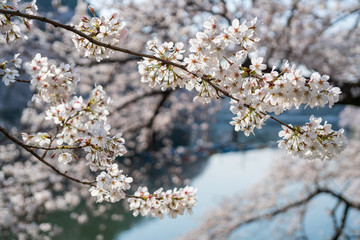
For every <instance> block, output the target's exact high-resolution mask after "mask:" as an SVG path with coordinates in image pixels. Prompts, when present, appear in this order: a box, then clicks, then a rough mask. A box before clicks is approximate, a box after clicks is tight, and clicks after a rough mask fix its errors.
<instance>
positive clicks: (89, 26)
mask: <svg viewBox="0 0 360 240" xmlns="http://www.w3.org/2000/svg"><path fill="white" fill-rule="evenodd" d="M89 9H90V11H91V12H92V13H93V14H94V17H92V18H90V19H89V18H87V17H85V16H84V17H83V18H82V19H81V22H80V23H79V24H78V25H76V26H75V27H76V29H77V30H79V31H81V32H83V33H85V34H86V35H88V36H89V37H91V38H93V39H94V40H97V41H100V42H102V43H106V44H110V45H112V46H121V45H122V44H123V42H124V40H125V38H126V36H127V29H126V23H125V22H124V21H123V20H122V18H120V17H119V15H118V14H117V13H114V14H113V15H112V16H111V17H110V18H109V19H106V18H105V17H101V18H98V17H95V13H94V10H93V8H92V7H89ZM72 39H73V42H74V44H75V47H76V48H77V49H78V50H79V51H83V52H84V54H85V56H87V57H90V58H93V57H94V58H95V59H96V60H97V61H100V60H101V59H103V58H109V57H110V54H112V53H113V52H114V51H113V50H112V49H110V48H106V47H103V46H99V45H97V44H94V43H92V42H90V41H89V40H88V39H86V38H83V37H81V36H79V35H77V34H74V35H73V37H72Z"/></svg>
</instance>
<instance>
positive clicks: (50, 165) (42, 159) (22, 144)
mask: <svg viewBox="0 0 360 240" xmlns="http://www.w3.org/2000/svg"><path fill="white" fill-rule="evenodd" d="M0 132H2V133H3V134H4V135H5V136H6V137H7V138H8V139H10V140H11V141H12V142H14V143H16V144H17V145H19V146H21V147H22V148H23V149H25V150H26V151H28V152H29V153H31V154H32V155H33V156H34V157H36V158H37V159H38V160H39V161H40V162H42V163H44V164H45V165H46V166H48V167H50V168H51V169H52V170H54V171H55V172H56V173H57V174H59V175H61V176H63V177H65V178H68V179H70V180H71V181H74V182H77V183H81V184H84V185H89V186H94V184H93V183H94V182H93V181H92V182H88V181H83V180H80V179H77V178H74V177H71V176H69V175H67V174H66V173H64V172H61V171H60V170H59V169H57V168H56V167H55V166H54V165H52V164H50V163H49V162H47V161H45V159H44V158H43V157H41V156H40V155H38V154H37V153H36V152H35V151H34V150H32V149H31V148H30V147H28V146H27V145H26V144H24V143H23V142H21V141H20V140H18V139H17V138H15V137H14V136H12V135H11V134H10V133H9V132H8V131H6V130H5V129H4V128H3V127H2V126H0Z"/></svg>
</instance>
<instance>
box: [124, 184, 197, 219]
mask: <svg viewBox="0 0 360 240" xmlns="http://www.w3.org/2000/svg"><path fill="white" fill-rule="evenodd" d="M196 192H197V189H196V188H193V187H189V186H186V187H185V188H180V189H177V188H175V189H173V190H168V191H166V192H164V191H163V189H162V188H160V189H158V190H156V191H155V192H154V193H153V194H150V193H149V192H148V189H147V187H139V188H138V190H137V191H136V192H135V193H134V196H133V197H130V198H129V199H128V202H129V204H130V205H129V206H130V210H132V211H133V215H134V216H135V217H136V216H138V215H139V214H140V215H141V216H152V217H159V218H160V219H161V218H163V215H164V214H168V216H169V217H170V218H176V217H177V215H183V214H184V213H185V212H186V211H187V212H188V213H189V214H192V208H193V207H194V206H195V205H196V202H197V197H196Z"/></svg>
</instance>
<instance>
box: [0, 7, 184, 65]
mask: <svg viewBox="0 0 360 240" xmlns="http://www.w3.org/2000/svg"><path fill="white" fill-rule="evenodd" d="M0 13H2V14H6V15H9V16H18V17H23V18H27V19H33V20H38V21H40V22H44V23H48V24H51V25H53V26H54V27H59V28H62V29H65V30H68V31H70V32H73V33H75V34H77V35H79V36H80V37H83V38H85V39H87V40H88V41H89V42H91V43H93V44H96V45H98V46H101V47H105V48H108V49H112V50H114V51H118V52H123V53H127V54H130V55H133V56H138V57H144V58H151V59H154V60H157V61H160V62H162V63H164V64H167V65H173V66H175V67H178V68H181V69H184V70H186V67H185V66H184V65H182V64H178V63H174V62H171V61H168V60H166V59H162V58H159V57H155V56H153V55H149V54H144V53H138V52H135V51H131V50H129V49H126V48H121V47H116V46H113V45H111V44H108V43H103V42H101V41H98V40H96V39H94V38H92V37H91V36H89V35H87V34H85V33H83V32H81V31H80V30H77V29H76V28H75V27H74V26H70V25H66V24H63V23H60V22H57V21H54V20H51V19H48V18H46V17H42V16H37V15H32V14H27V13H22V12H20V11H12V10H5V9H0Z"/></svg>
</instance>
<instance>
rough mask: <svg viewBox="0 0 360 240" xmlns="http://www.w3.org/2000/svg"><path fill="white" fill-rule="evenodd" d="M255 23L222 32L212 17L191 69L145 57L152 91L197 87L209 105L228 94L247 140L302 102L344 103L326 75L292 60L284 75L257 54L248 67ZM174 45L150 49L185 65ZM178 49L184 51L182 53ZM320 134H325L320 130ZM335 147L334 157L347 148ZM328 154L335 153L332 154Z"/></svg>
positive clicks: (143, 69)
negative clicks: (272, 118)
mask: <svg viewBox="0 0 360 240" xmlns="http://www.w3.org/2000/svg"><path fill="white" fill-rule="evenodd" d="M255 24H256V18H255V19H254V20H253V21H251V22H250V23H247V22H246V21H245V22H243V23H240V21H239V20H237V19H235V20H233V22H232V25H231V26H229V27H228V28H227V29H224V30H222V31H221V29H220V27H219V26H218V24H217V22H216V20H215V19H214V18H210V19H209V21H207V22H205V23H204V31H203V32H198V33H197V34H196V38H194V39H190V41H189V43H190V52H191V54H190V55H189V56H188V57H185V58H184V60H183V62H184V63H186V66H183V65H180V66H179V67H174V66H172V65H170V64H167V63H166V62H161V61H159V60H153V59H149V58H144V60H143V61H141V62H139V72H140V74H141V75H142V79H141V80H142V82H145V83H149V84H150V86H151V87H153V86H155V85H159V86H160V87H161V89H162V90H164V89H166V88H169V87H171V88H175V87H176V86H180V87H184V86H185V87H186V88H187V89H188V90H192V89H195V90H196V91H197V92H198V96H196V97H195V99H194V100H196V101H200V102H204V103H208V102H210V101H211V100H212V99H216V98H219V97H221V96H223V95H226V96H228V97H230V98H231V101H230V105H231V106H230V110H231V112H232V113H233V114H235V115H236V116H235V117H233V119H232V121H231V122H230V124H231V125H233V126H234V128H235V130H236V131H240V130H241V131H243V132H244V134H245V135H246V136H248V135H249V134H250V133H253V134H254V128H258V129H260V128H262V126H263V125H264V124H265V122H266V120H267V119H268V118H270V115H269V114H270V113H275V114H277V115H278V114H280V113H282V112H284V111H285V110H289V109H291V108H292V107H296V108H299V107H300V105H302V104H304V105H306V106H310V107H311V108H313V107H316V106H321V107H324V106H325V105H326V104H328V105H329V107H332V106H333V104H334V103H335V102H337V101H338V100H339V95H340V93H341V91H340V89H339V88H338V87H333V86H331V85H330V84H329V82H328V80H329V77H328V76H326V75H323V76H321V75H320V74H319V73H313V74H312V75H311V76H310V78H309V79H306V78H305V77H304V76H303V74H302V71H301V70H300V69H296V68H295V66H292V67H290V66H289V63H287V62H286V63H285V64H284V65H283V66H282V70H281V71H280V72H279V71H278V70H277V67H273V68H272V70H271V71H266V70H267V69H268V66H267V65H266V64H264V63H263V58H262V57H256V56H253V57H252V58H251V64H250V66H244V62H245V60H246V59H247V58H249V53H251V52H254V51H255V50H256V43H257V42H258V41H259V38H258V37H256V35H255ZM173 46H174V43H171V42H170V43H163V44H161V43H159V41H157V40H156V41H149V42H148V49H149V50H150V51H152V52H154V54H155V56H156V57H159V58H162V59H164V60H167V61H173V62H174V63H175V64H179V60H180V59H182V58H183V55H182V53H183V52H184V50H182V46H183V45H182V44H180V43H176V44H175V47H173ZM176 46H181V48H179V50H176V49H177V48H176ZM185 67H186V68H185ZM184 68H185V69H184ZM331 131H332V130H331ZM316 133H317V134H320V132H319V131H316ZM297 134H299V135H301V134H302V132H301V131H300V132H298V133H297ZM337 134H338V135H341V136H342V133H341V132H335V131H334V135H337ZM318 137H321V136H318ZM333 147H334V149H333V152H334V153H337V152H339V151H341V149H342V147H341V146H340V145H337V144H335V145H333ZM337 147H338V148H337ZM335 148H336V149H335ZM295 150H298V149H297V148H296V149H295ZM329 151H330V150H329ZM327 156H332V154H330V153H329V152H328V153H327Z"/></svg>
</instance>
